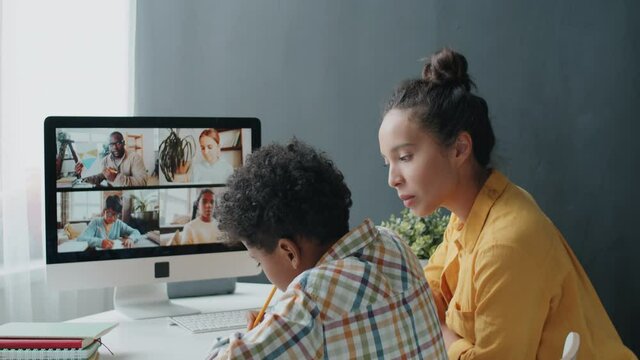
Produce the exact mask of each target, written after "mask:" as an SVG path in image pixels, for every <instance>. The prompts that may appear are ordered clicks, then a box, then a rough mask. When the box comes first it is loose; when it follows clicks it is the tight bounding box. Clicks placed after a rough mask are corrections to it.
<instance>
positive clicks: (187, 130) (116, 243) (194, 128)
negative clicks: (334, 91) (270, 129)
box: [44, 117, 260, 288]
mask: <svg viewBox="0 0 640 360" xmlns="http://www.w3.org/2000/svg"><path fill="white" fill-rule="evenodd" d="M44 136H45V139H44V140H45V154H44V156H45V183H44V186H45V191H44V194H45V201H44V204H45V219H46V220H45V221H46V226H45V232H46V234H45V239H46V240H45V247H46V262H47V277H48V281H50V277H51V278H52V279H51V281H53V282H54V283H56V284H57V285H56V287H59V288H81V287H100V286H110V285H130V284H144V283H147V282H168V281H178V280H197V279H204V278H215V277H228V276H238V275H249V274H255V273H257V272H258V269H257V268H256V265H255V262H253V261H252V260H251V259H250V258H249V257H248V255H247V252H246V249H245V248H244V247H243V246H242V245H233V246H230V245H228V244H226V243H225V242H224V234H223V233H222V232H220V231H219V229H218V227H217V223H216V220H215V218H214V217H213V211H214V203H215V201H216V199H217V198H218V197H219V196H220V195H221V194H222V193H224V191H225V185H226V181H227V178H228V177H229V175H231V174H232V173H233V171H234V169H236V168H238V167H241V166H242V165H243V164H244V162H245V161H246V158H247V155H249V154H250V153H251V152H252V151H253V150H255V149H256V148H258V147H259V146H260V122H259V121H258V119H255V118H185V117H49V118H47V119H46V120H45V131H44ZM81 265H82V266H81ZM127 267H130V268H129V269H128V270H124V269H126V268H127ZM50 270H53V271H50ZM85 272H89V274H86V273H85ZM50 274H53V275H52V276H50Z"/></svg>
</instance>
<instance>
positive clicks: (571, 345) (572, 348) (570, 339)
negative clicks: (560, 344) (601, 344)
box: [561, 331, 580, 360]
mask: <svg viewBox="0 0 640 360" xmlns="http://www.w3.org/2000/svg"><path fill="white" fill-rule="evenodd" d="M579 348H580V335H579V334H578V333H577V332H573V331H572V332H570V333H569V335H567V338H566V339H565V341H564V350H563V351H562V359H561V360H576V358H577V357H578V349H579Z"/></svg>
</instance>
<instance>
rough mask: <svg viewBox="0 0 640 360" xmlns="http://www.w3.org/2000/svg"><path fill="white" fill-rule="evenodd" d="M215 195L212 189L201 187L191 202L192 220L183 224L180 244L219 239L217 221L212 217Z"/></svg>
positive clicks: (210, 241) (201, 242)
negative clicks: (193, 201) (196, 196)
mask: <svg viewBox="0 0 640 360" xmlns="http://www.w3.org/2000/svg"><path fill="white" fill-rule="evenodd" d="M214 200H215V196H214V194H213V191H211V190H209V189H202V190H200V193H199V194H198V198H197V199H196V201H195V203H194V204H193V218H194V219H193V220H191V221H189V222H188V223H186V224H185V225H184V229H183V230H182V236H181V245H192V244H205V243H213V242H219V241H220V239H221V238H220V230H218V221H216V220H215V219H214V218H213V205H214Z"/></svg>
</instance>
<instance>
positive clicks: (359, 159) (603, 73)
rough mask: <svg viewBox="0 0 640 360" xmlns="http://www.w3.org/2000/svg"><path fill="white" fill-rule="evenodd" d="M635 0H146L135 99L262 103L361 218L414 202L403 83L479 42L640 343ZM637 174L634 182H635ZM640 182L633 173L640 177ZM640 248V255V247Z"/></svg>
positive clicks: (503, 102) (477, 72)
mask: <svg viewBox="0 0 640 360" xmlns="http://www.w3.org/2000/svg"><path fill="white" fill-rule="evenodd" d="M639 10H640V3H639V2H637V1H626V2H625V1H618V2H606V1H548V0H545V1H538V2H520V4H514V2H512V1H508V0H496V1H484V2H472V1H468V2H462V1H442V2H440V1H422V0H416V1H366V2H365V1H344V0H331V1H313V0H303V1H294V0H290V1H274V0H272V1H237V0H235V1H234V0H227V1H190V2H178V1H165V0H163V1H158V0H153V1H148V0H138V9H137V12H138V13H137V37H136V79H135V80H136V99H135V100H136V113H137V114H139V115H189V116H256V117H258V118H260V119H261V120H262V126H263V143H269V142H272V141H285V140H287V139H289V138H290V137H291V136H294V135H295V136H297V137H298V138H300V139H302V140H304V141H306V142H308V143H310V144H312V145H314V146H316V147H318V148H320V149H322V150H325V151H326V152H327V153H328V154H329V156H331V157H332V158H333V159H334V160H335V161H336V163H337V165H338V166H339V168H341V169H342V170H343V171H344V173H345V176H346V179H347V182H348V184H349V186H350V187H351V188H352V190H353V198H354V206H353V211H352V214H353V216H352V225H355V224H357V223H359V222H360V221H361V220H362V219H363V218H364V217H371V218H372V219H373V220H374V221H376V222H379V221H380V220H382V219H385V218H387V217H388V215H389V214H390V213H393V212H397V211H399V210H400V209H401V204H400V203H399V201H398V200H397V199H396V196H395V192H394V191H392V190H391V189H389V188H388V187H387V185H386V169H385V168H384V167H383V166H382V160H381V158H380V156H379V150H378V144H377V125H378V123H379V118H380V110H381V107H382V106H383V104H384V100H385V99H386V97H387V96H388V95H389V93H390V91H391V89H392V87H393V86H394V85H395V84H396V83H397V82H398V81H399V80H401V79H404V78H407V77H413V76H417V75H418V74H419V71H420V66H421V65H420V63H419V62H418V59H420V58H422V57H424V56H426V55H428V54H430V53H431V52H433V51H435V50H437V49H439V48H441V47H442V46H451V47H453V48H455V49H458V50H459V51H461V52H462V53H463V54H465V55H466V56H467V59H468V60H469V64H470V72H471V75H472V76H473V77H474V79H475V80H476V83H477V85H478V88H479V93H480V95H482V96H484V97H485V98H486V100H487V101H488V103H489V107H490V111H491V116H492V119H493V124H494V129H495V131H496V135H497V138H498V145H497V149H496V156H495V160H496V161H495V162H496V165H497V166H498V168H500V169H501V170H503V171H504V172H505V173H506V174H507V175H508V176H510V177H511V179H512V180H514V181H515V182H516V183H518V184H519V185H521V186H522V187H524V188H525V189H527V190H529V191H530V192H531V193H532V194H533V195H534V197H535V198H536V199H537V200H538V202H539V204H540V206H541V207H542V208H543V209H544V210H545V211H546V212H547V214H548V215H549V217H550V218H551V219H552V220H553V221H554V222H555V223H556V224H557V225H558V227H559V228H560V230H561V231H562V232H563V234H564V235H565V237H566V238H567V240H568V241H569V243H570V244H571V246H572V247H573V249H574V250H575V252H576V254H577V256H578V258H579V259H580V260H581V261H582V263H583V265H584V267H585V269H586V271H587V273H588V274H589V276H590V277H591V279H592V281H593V283H594V285H595V287H596V289H597V291H598V292H599V294H600V297H601V299H602V301H603V303H604V305H605V307H606V308H607V310H608V312H609V314H610V316H611V318H612V320H613V322H614V324H615V325H616V327H617V329H618V331H619V332H620V334H621V336H622V337H623V340H624V341H625V342H626V343H627V344H628V345H629V346H631V347H632V348H633V350H634V351H635V352H640V344H639V342H638V336H637V335H636V336H634V331H633V328H634V326H635V327H637V321H638V320H639V319H640V308H639V307H638V305H637V304H640V282H639V281H637V280H635V278H636V277H637V276H638V275H639V274H640V272H639V271H638V268H639V266H638V264H639V263H640V260H636V257H637V256H638V255H637V254H638V250H639V249H640V245H639V244H638V241H637V240H638V236H637V235H635V233H636V232H635V231H634V228H633V224H634V221H637V215H638V211H637V210H635V208H634V205H637V204H639V203H640V197H639V196H638V192H637V190H636V188H635V187H634V186H632V185H633V184H634V183H635V182H634V180H635V179H637V178H638V175H639V171H640V166H638V165H639V164H638V160H636V158H637V153H638V150H640V145H638V142H636V141H634V140H635V135H636V134H637V133H638V130H640V129H639V126H638V121H637V119H635V116H634V115H635V112H634V110H635V109H634V105H636V104H638V103H640V102H639V100H640V98H639V97H640V96H639V94H640V85H638V84H639V83H640V72H639V71H638V67H637V64H636V60H637V58H638V56H639V55H640V46H639V36H638V34H640V29H639V27H640V26H639V25H638V22H637V21H635V20H634V17H635V16H636V15H637V14H639V13H640V11H639ZM632 179H633V180H632ZM632 182H634V183H632ZM634 260H635V261H634Z"/></svg>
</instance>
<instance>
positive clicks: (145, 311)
mask: <svg viewBox="0 0 640 360" xmlns="http://www.w3.org/2000/svg"><path fill="white" fill-rule="evenodd" d="M113 306H114V308H115V310H116V311H118V312H120V313H121V314H123V315H125V316H126V317H128V318H130V319H136V320H137V319H148V318H157V317H165V316H176V315H189V314H198V313H200V310H197V309H193V308H190V307H186V306H182V305H176V304H173V303H172V302H171V300H169V297H168V296H167V284H166V283H158V284H147V285H135V286H116V288H115V289H114V291H113Z"/></svg>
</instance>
